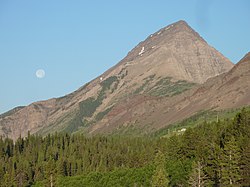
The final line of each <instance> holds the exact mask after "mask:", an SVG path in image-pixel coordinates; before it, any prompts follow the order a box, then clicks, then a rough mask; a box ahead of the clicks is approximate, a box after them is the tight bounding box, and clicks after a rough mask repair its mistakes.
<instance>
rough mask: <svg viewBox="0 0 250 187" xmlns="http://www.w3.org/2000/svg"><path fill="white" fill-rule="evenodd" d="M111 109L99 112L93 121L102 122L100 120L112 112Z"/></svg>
mask: <svg viewBox="0 0 250 187" xmlns="http://www.w3.org/2000/svg"><path fill="white" fill-rule="evenodd" d="M112 108H113V107H112V106H111V107H109V108H107V109H106V110H104V111H103V112H99V113H98V114H97V115H96V117H95V119H96V120H97V121H100V120H102V118H103V117H104V116H105V115H106V114H108V113H109V112H110V111H111V110H112Z"/></svg>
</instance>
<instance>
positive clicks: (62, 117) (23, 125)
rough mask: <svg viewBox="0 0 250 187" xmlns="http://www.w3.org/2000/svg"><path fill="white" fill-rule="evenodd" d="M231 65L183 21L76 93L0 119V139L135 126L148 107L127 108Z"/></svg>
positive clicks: (200, 80)
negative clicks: (30, 134) (55, 132)
mask: <svg viewBox="0 0 250 187" xmlns="http://www.w3.org/2000/svg"><path fill="white" fill-rule="evenodd" d="M232 66H233V64H232V63H231V62H230V61H229V60H228V59H227V58H225V57H224V56H223V55H222V54H220V53H219V52H218V51H216V50H215V49H214V48H213V47H211V46H209V45H208V44H207V43H206V42H204V40H203V39H202V38H201V37H200V36H199V34H198V33H196V32H195V31H194V30H193V29H192V28H191V27H190V26H189V25H188V24H187V23H186V22H185V21H183V20H181V21H178V22H176V23H173V24H170V25H168V26H167V27H164V28H162V29H160V30H158V31H157V32H155V33H154V34H151V35H150V36H149V37H147V38H146V39H145V40H144V41H142V42H140V43H139V44H138V45H137V46H136V47H135V48H133V49H132V50H131V51H130V52H129V53H128V55H127V56H126V57H125V58H124V59H123V60H122V61H121V62H119V63H118V64H117V65H115V66H114V67H112V68H111V69H109V70H107V71H106V72H105V73H103V74H102V75H100V76H99V77H97V78H96V79H94V80H93V81H91V82H89V83H88V84H86V85H85V86H83V87H81V88H80V89H79V90H77V91H75V92H73V93H71V94H69V95H67V96H64V97H62V98H58V99H53V100H48V101H47V102H38V103H34V104H31V105H29V106H27V107H25V108H22V109H21V110H18V111H15V112H11V113H8V115H5V116H0V136H1V135H5V136H9V137H11V138H13V139H16V138H18V136H19V135H20V134H21V135H22V136H26V135H27V132H28V131H30V132H31V133H40V134H46V133H52V132H54V131H57V130H59V131H67V132H74V131H77V130H84V131H85V130H86V131H85V132H89V133H93V132H98V131H99V132H105V131H106V132H107V131H109V130H114V129H117V127H118V126H119V125H124V126H127V124H136V123H137V120H134V121H131V119H132V118H133V117H135V118H134V119H136V118H137V117H140V116H141V117H142V118H144V117H143V116H147V114H146V111H147V110H148V109H149V110H151V109H152V108H150V107H149V108H138V110H137V109H136V111H134V112H131V110H130V109H131V108H133V107H136V106H137V105H138V106H139V105H141V104H143V103H145V102H146V101H149V102H150V103H151V101H150V100H154V99H155V98H162V97H167V98H168V97H174V96H175V95H177V94H180V93H182V92H185V91H186V90H188V89H190V88H191V87H193V86H194V85H196V84H200V83H204V82H205V81H206V80H207V79H208V78H210V77H213V76H216V75H219V74H221V73H224V72H227V71H229V69H231V68H232ZM144 96H145V97H144ZM154 102H155V101H154ZM144 125H146V123H145V124H144Z"/></svg>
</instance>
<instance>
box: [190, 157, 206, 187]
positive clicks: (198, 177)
mask: <svg viewBox="0 0 250 187" xmlns="http://www.w3.org/2000/svg"><path fill="white" fill-rule="evenodd" d="M203 170H204V165H203V164H202V163H201V162H200V161H197V162H194V163H193V170H192V172H191V175H190V177H189V184H190V185H191V186H192V187H204V186H207V185H206V180H207V176H206V175H205V173H204V171H203Z"/></svg>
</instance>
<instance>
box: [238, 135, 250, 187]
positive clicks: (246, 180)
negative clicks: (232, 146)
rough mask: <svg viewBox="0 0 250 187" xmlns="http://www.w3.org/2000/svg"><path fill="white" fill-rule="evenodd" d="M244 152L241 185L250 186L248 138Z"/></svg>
mask: <svg viewBox="0 0 250 187" xmlns="http://www.w3.org/2000/svg"><path fill="white" fill-rule="evenodd" d="M244 143H245V144H244V145H243V151H242V156H241V161H240V163H241V177H242V180H241V184H242V185H243V186H250V177H249V176H250V141H249V139H248V138H246V139H245V140H244Z"/></svg>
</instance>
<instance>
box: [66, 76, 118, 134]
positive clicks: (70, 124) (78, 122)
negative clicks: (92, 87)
mask: <svg viewBox="0 0 250 187" xmlns="http://www.w3.org/2000/svg"><path fill="white" fill-rule="evenodd" d="M100 84H101V86H102V88H101V90H100V92H99V93H98V96H97V98H94V97H89V98H87V99H85V100H84V101H82V102H80V103H79V111H77V112H75V114H74V115H73V116H67V118H68V119H70V120H68V121H67V122H66V124H65V126H66V128H65V129H64V130H63V131H65V132H70V133H72V132H75V131H77V130H79V127H86V126H88V125H89V124H90V123H91V122H88V121H87V120H86V118H88V117H92V116H93V114H94V113H95V111H96V109H97V108H98V107H99V106H100V105H101V104H102V102H103V100H104V99H105V97H106V91H108V90H110V89H111V88H112V85H113V88H112V92H113V91H114V89H116V88H117V85H118V78H117V77H116V76H111V77H109V78H107V79H106V80H104V81H102V82H101V83H100ZM105 112H106V113H107V112H108V111H104V112H102V113H99V114H97V119H102V118H103V116H104V115H105Z"/></svg>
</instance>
